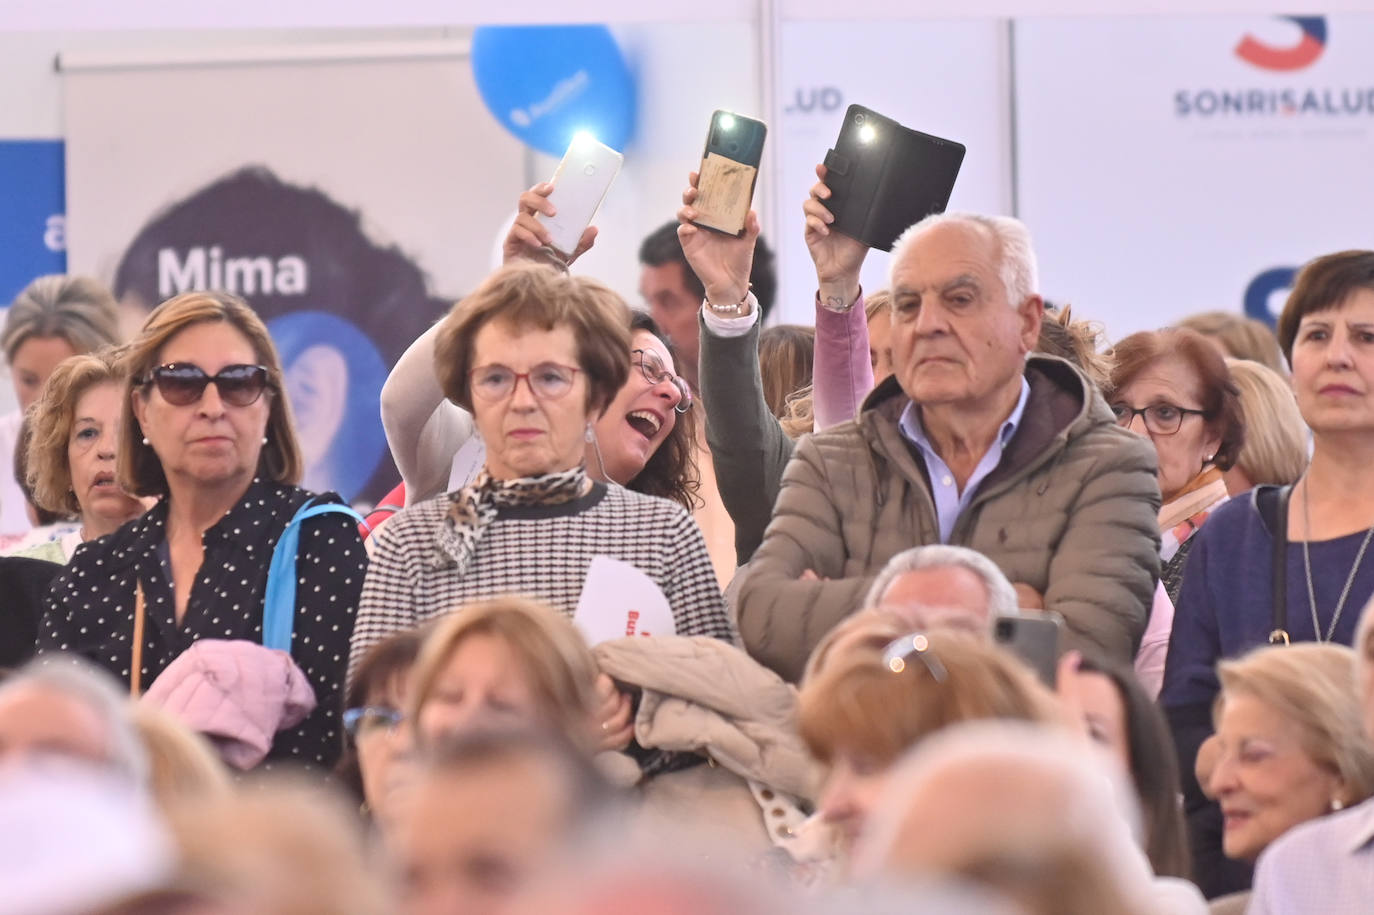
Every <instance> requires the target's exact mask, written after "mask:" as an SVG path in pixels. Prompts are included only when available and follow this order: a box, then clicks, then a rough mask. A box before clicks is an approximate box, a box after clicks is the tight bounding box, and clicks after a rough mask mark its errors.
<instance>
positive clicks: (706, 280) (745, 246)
mask: <svg viewBox="0 0 1374 915" xmlns="http://www.w3.org/2000/svg"><path fill="white" fill-rule="evenodd" d="M699 177H700V176H699V175H698V174H697V173H696V172H692V173H691V174H690V175H688V182H689V184H688V187H687V189H686V190H685V191H683V192H682V204H683V205H682V208H681V209H680V210H678V212H677V218H678V222H680V223H681V225H679V226H678V227H677V238H678V241H679V242H681V243H682V253H683V255H684V256H685V257H686V258H687V263H688V265H690V266H691V268H692V272H693V273H695V274H696V275H697V278H698V279H699V280H701V285H702V286H704V287H705V288H706V301H707V302H709V303H711V304H712V305H734V304H738V303H740V302H743V301H744V299H745V296H747V295H748V294H749V272H750V271H751V270H752V269H753V266H754V243H755V242H756V241H758V237H759V214H758V213H756V212H754V211H753V210H750V211H749V212H748V214H747V215H746V216H745V219H744V230H743V234H742V235H739V236H734V235H724V234H722V233H720V232H712V231H710V230H708V229H703V228H701V227H700V226H698V225H695V224H694V220H695V219H696V217H697V215H698V212H697V209H696V207H695V203H696V200H697V194H698V191H697V182H698V180H699ZM746 313H747V312H746Z"/></svg>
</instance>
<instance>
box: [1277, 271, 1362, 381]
mask: <svg viewBox="0 0 1374 915" xmlns="http://www.w3.org/2000/svg"><path fill="white" fill-rule="evenodd" d="M1360 289H1370V290H1374V251H1341V252H1339V253H1337V254H1327V255H1325V256H1324V257H1319V258H1317V259H1316V260H1311V261H1308V262H1307V263H1306V264H1305V265H1303V268H1302V269H1301V270H1299V271H1298V276H1297V279H1296V280H1295V282H1294V283H1293V291H1292V292H1291V293H1289V295H1288V302H1287V304H1285V305H1284V306H1283V314H1281V315H1279V348H1280V349H1282V350H1283V357H1284V358H1285V359H1287V360H1288V364H1289V365H1290V366H1291V365H1292V364H1293V341H1294V340H1296V339H1297V336H1298V325H1299V324H1301V323H1302V319H1303V318H1305V317H1307V316H1308V315H1310V314H1313V313H1315V312H1318V311H1327V310H1329V309H1332V308H1339V307H1340V306H1341V305H1342V304H1344V302H1345V300H1346V299H1347V298H1349V297H1350V295H1351V294H1352V293H1354V292H1356V291H1358V290H1360Z"/></svg>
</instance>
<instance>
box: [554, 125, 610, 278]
mask: <svg viewBox="0 0 1374 915" xmlns="http://www.w3.org/2000/svg"><path fill="white" fill-rule="evenodd" d="M624 161H625V157H624V156H622V155H621V154H620V153H618V152H616V151H615V150H614V149H611V148H610V147H609V146H607V145H606V144H605V143H601V142H598V141H597V139H596V138H595V137H593V136H592V135H591V134H588V133H583V132H579V133H577V134H574V135H573V139H572V143H570V144H568V151H567V152H565V153H564V154H563V161H562V162H559V163H558V170H557V171H555V172H554V173H553V179H552V183H553V193H552V194H550V195H549V201H550V202H551V203H552V204H553V205H554V206H555V207H556V208H557V210H558V215H556V216H545V215H544V214H543V213H540V214H538V216H537V217H536V218H537V219H538V220H539V221H540V222H541V223H543V224H544V226H545V228H547V229H548V230H549V236H550V244H551V246H552V247H553V249H554V250H555V251H557V252H558V253H559V254H561V255H563V257H565V258H567V257H570V256H571V255H572V253H573V252H574V251H576V250H577V243H578V242H579V241H580V240H581V239H582V233H583V231H585V230H586V228H587V226H589V225H591V224H592V218H593V217H594V216H596V210H597V208H598V207H600V206H601V201H602V199H604V198H605V196H606V191H607V190H609V189H610V186H611V182H612V181H614V180H615V176H616V175H617V174H619V173H620V165H621V163H622V162H624Z"/></svg>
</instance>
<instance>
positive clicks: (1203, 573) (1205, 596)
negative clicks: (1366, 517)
mask: <svg viewBox="0 0 1374 915" xmlns="http://www.w3.org/2000/svg"><path fill="white" fill-rule="evenodd" d="M1365 534H1366V532H1365V531H1359V532H1357V533H1354V534H1349V535H1347V536H1345V537H1337V538H1336V539H1335V540H1319V541H1313V542H1312V543H1310V544H1309V550H1310V551H1311V555H1312V587H1313V591H1314V592H1315V594H1316V598H1317V619H1318V620H1319V621H1320V623H1321V628H1322V635H1323V637H1324V636H1325V635H1326V630H1327V628H1328V627H1329V626H1330V625H1331V617H1332V615H1333V614H1334V613H1335V612H1336V602H1337V601H1338V600H1339V599H1340V596H1341V589H1342V588H1344V587H1345V581H1346V578H1347V577H1348V576H1349V575H1350V567H1351V565H1352V564H1353V563H1354V562H1355V556H1356V555H1357V554H1358V553H1359V551H1360V544H1361V543H1363V542H1364V538H1365ZM1192 539H1193V540H1194V541H1195V543H1194V544H1193V547H1192V551H1191V553H1190V555H1189V556H1188V564H1187V566H1186V568H1185V570H1184V573H1183V588H1182V590H1181V591H1180V592H1179V598H1178V606H1177V607H1176V608H1175V610H1174V628H1173V632H1172V634H1171V635H1170V637H1169V656H1168V660H1167V662H1166V663H1165V666H1164V687H1163V689H1162V690H1161V692H1160V694H1159V701H1160V704H1161V705H1163V706H1165V707H1166V708H1169V707H1177V706H1183V705H1191V704H1194V703H1207V704H1208V705H1210V704H1211V702H1212V700H1213V698H1215V696H1216V694H1217V691H1218V689H1219V684H1218V681H1217V675H1216V669H1215V665H1216V662H1217V661H1219V660H1221V659H1223V658H1231V657H1235V656H1236V655H1239V654H1243V653H1244V652H1246V651H1247V650H1249V649H1251V648H1254V647H1256V646H1259V645H1264V644H1266V643H1267V642H1268V640H1269V632H1270V630H1271V629H1272V628H1273V612H1274V611H1273V601H1272V599H1271V594H1270V591H1271V589H1272V583H1273V551H1274V541H1273V539H1272V538H1271V536H1270V533H1269V529H1268V528H1267V527H1266V526H1265V524H1264V522H1263V521H1262V520H1261V518H1260V515H1259V511H1258V510H1257V509H1256V508H1255V499H1254V493H1253V491H1252V492H1250V493H1247V494H1246V495H1244V496H1241V497H1239V498H1236V499H1232V500H1231V501H1229V502H1227V503H1226V504H1225V505H1222V506H1221V507H1220V508H1218V509H1217V510H1216V511H1215V512H1213V513H1212V515H1211V516H1210V517H1209V518H1208V519H1207V523H1206V524H1204V525H1203V526H1202V529H1201V530H1199V531H1198V532H1197V533H1196V534H1194V535H1193V538H1192ZM1287 576H1288V577H1287V584H1288V607H1287V612H1288V626H1287V629H1288V634H1289V637H1290V638H1291V639H1292V640H1293V641H1294V642H1310V641H1314V640H1315V639H1316V633H1315V632H1313V629H1312V610H1311V603H1310V602H1309V600H1308V597H1307V573H1306V571H1305V569H1304V567H1303V549H1302V543H1301V542H1297V543H1289V544H1288V571H1287ZM1371 594H1374V544H1371V545H1370V548H1369V550H1368V551H1367V552H1366V553H1365V556H1364V558H1363V559H1362V560H1361V562H1360V568H1359V569H1358V570H1357V571H1356V572H1355V581H1354V583H1353V584H1352V585H1351V587H1350V594H1349V595H1348V596H1347V597H1346V600H1345V608H1344V609H1343V610H1342V611H1341V618H1340V622H1339V623H1337V625H1336V631H1335V633H1334V634H1333V635H1332V641H1334V642H1339V643H1341V644H1343V645H1349V644H1351V643H1352V642H1353V641H1354V639H1355V624H1356V623H1358V622H1359V619H1360V613H1361V611H1363V610H1364V605H1365V603H1366V602H1368V600H1369V597H1370V595H1371Z"/></svg>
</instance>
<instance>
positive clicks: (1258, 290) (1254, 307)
mask: <svg viewBox="0 0 1374 915" xmlns="http://www.w3.org/2000/svg"><path fill="white" fill-rule="evenodd" d="M1297 272H1298V271H1297V269H1296V268H1294V267H1274V268H1273V269H1271V270H1266V271H1264V272H1263V273H1261V274H1260V275H1259V276H1257V277H1255V278H1254V279H1253V280H1251V281H1250V285H1249V286H1246V287H1245V315H1246V317H1249V318H1254V319H1255V320H1257V321H1263V322H1264V323H1265V324H1268V325H1269V326H1270V327H1274V326H1275V325H1277V324H1278V323H1279V322H1278V317H1277V313H1276V312H1275V311H1274V310H1273V309H1272V308H1270V305H1269V303H1270V300H1271V299H1272V298H1273V297H1274V293H1276V292H1286V291H1288V290H1289V289H1292V288H1293V277H1294V276H1296V275H1297Z"/></svg>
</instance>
